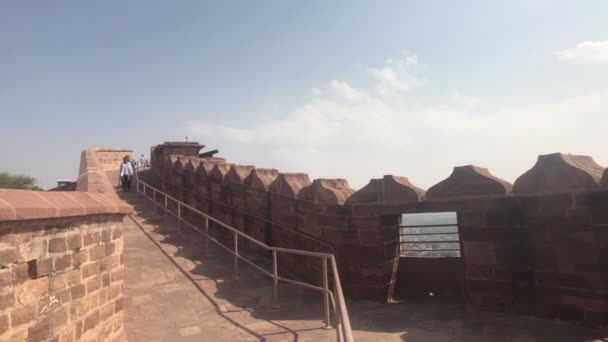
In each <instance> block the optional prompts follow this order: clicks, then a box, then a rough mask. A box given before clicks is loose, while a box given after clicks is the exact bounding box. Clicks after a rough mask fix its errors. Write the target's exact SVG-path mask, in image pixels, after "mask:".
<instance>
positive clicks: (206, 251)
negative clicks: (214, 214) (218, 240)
mask: <svg viewBox="0 0 608 342" xmlns="http://www.w3.org/2000/svg"><path fill="white" fill-rule="evenodd" d="M208 255H209V218H208V217H207V216H205V256H208Z"/></svg>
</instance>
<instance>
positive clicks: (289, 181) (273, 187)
mask: <svg viewBox="0 0 608 342" xmlns="http://www.w3.org/2000/svg"><path fill="white" fill-rule="evenodd" d="M310 184H311V183H310V179H309V178H308V175H307V174H305V173H288V172H285V173H279V175H278V176H277V178H276V179H275V180H274V182H272V183H271V184H270V186H269V187H268V191H270V192H273V193H276V194H280V195H284V196H290V197H295V196H297V195H298V194H299V193H300V190H302V188H304V187H306V186H309V185H310Z"/></svg>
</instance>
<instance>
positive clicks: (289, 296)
mask: <svg viewBox="0 0 608 342" xmlns="http://www.w3.org/2000/svg"><path fill="white" fill-rule="evenodd" d="M121 197H122V198H123V200H125V201H127V202H128V203H129V204H131V205H133V207H134V208H135V210H136V211H138V212H139V214H138V216H139V217H140V218H142V219H143V223H145V224H149V225H151V226H152V227H154V228H153V229H152V231H151V232H148V231H146V230H145V229H143V227H141V225H139V222H137V221H135V220H134V221H135V223H136V224H137V225H138V226H139V227H140V229H141V230H142V232H143V233H144V234H145V235H146V236H147V237H148V238H149V239H150V240H151V241H152V242H153V243H154V244H155V245H156V246H157V248H158V249H159V250H160V251H161V252H162V253H163V254H164V255H165V256H166V257H167V259H169V260H170V261H171V262H172V263H173V264H174V265H175V266H176V267H177V268H178V269H179V270H180V272H181V273H182V274H183V275H184V276H186V277H187V278H188V279H189V281H190V282H191V283H192V284H193V285H194V286H195V287H196V288H197V290H198V291H199V292H200V293H201V295H202V296H203V297H204V298H205V299H206V300H207V301H208V302H210V303H212V304H213V305H214V306H215V309H216V313H217V314H218V315H220V316H222V317H223V318H225V319H226V320H227V321H229V322H230V323H232V324H233V325H235V326H237V327H239V328H241V329H243V330H244V331H246V332H247V333H249V334H250V335H252V336H255V337H256V338H259V339H260V340H262V341H263V340H265V337H264V335H262V334H261V333H259V332H256V331H254V330H252V329H250V328H248V327H246V326H245V325H244V324H242V323H241V322H238V321H237V320H235V319H233V318H231V317H229V314H230V313H234V312H237V311H248V312H249V313H250V314H251V316H252V317H253V318H256V319H260V320H264V321H266V322H268V323H269V324H272V325H274V326H276V327H277V330H280V331H281V332H279V333H283V334H290V335H292V336H293V341H298V340H299V334H298V332H300V331H306V330H310V328H307V329H291V328H289V327H286V326H285V325H283V324H281V323H279V322H277V321H290V320H293V321H318V324H316V327H315V328H316V329H320V328H321V327H322V326H323V322H322V319H321V317H322V310H323V309H322V307H323V303H322V299H321V298H320V296H319V293H318V292H316V291H312V290H308V289H300V288H294V286H293V285H289V284H281V285H280V286H279V292H280V304H281V307H280V308H279V309H273V308H272V303H271V300H270V298H271V297H272V279H269V278H268V277H266V276H265V275H263V274H261V273H260V272H259V271H257V270H255V269H253V268H252V267H250V266H248V265H246V264H245V263H242V265H241V266H239V268H240V273H239V277H240V279H234V273H233V271H232V268H231V263H230V259H229V258H231V255H230V254H229V253H228V252H226V251H224V250H222V249H221V248H219V247H214V246H213V245H212V244H210V245H209V247H210V250H209V255H208V256H205V253H204V251H203V248H202V246H203V239H202V238H201V236H200V235H199V234H198V233H197V232H195V231H193V230H191V229H190V228H188V227H187V226H185V225H182V226H181V227H180V226H179V225H178V223H177V221H176V220H174V219H172V218H171V216H168V218H167V219H165V217H164V214H163V213H159V212H157V211H156V209H155V208H154V205H153V204H151V203H146V201H148V200H147V199H144V198H142V197H139V196H137V195H135V194H128V195H126V196H125V195H122V196H121ZM211 232H213V230H210V233H211ZM150 233H152V234H158V235H159V236H160V238H155V237H153V236H151V234H150ZM212 236H213V235H212ZM167 246H173V247H174V248H176V251H175V252H174V253H170V254H169V253H167V251H166V250H165V249H166V247H167ZM180 258H184V259H186V260H189V261H191V262H192V263H193V264H194V267H193V268H190V269H186V268H185V267H184V265H180V263H179V261H177V260H178V259H180ZM258 259H259V260H262V258H260V257H258ZM197 276H200V278H199V277H197ZM209 281H212V282H214V283H215V287H216V292H214V293H208V290H206V289H204V288H203V286H201V284H200V282H209ZM215 298H218V299H220V300H225V301H226V302H227V303H228V305H224V304H220V303H218V302H217V301H216V299H215ZM307 325H308V326H310V325H311V324H307ZM313 326H314V325H313Z"/></svg>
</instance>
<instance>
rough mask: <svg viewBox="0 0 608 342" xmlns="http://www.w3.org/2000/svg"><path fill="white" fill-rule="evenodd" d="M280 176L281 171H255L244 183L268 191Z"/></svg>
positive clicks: (252, 171)
mask: <svg viewBox="0 0 608 342" xmlns="http://www.w3.org/2000/svg"><path fill="white" fill-rule="evenodd" d="M278 176H279V171H278V170H277V169H253V170H251V173H250V174H249V176H247V177H246V178H245V180H244V183H245V184H246V185H249V186H250V187H252V188H254V189H260V190H268V188H269V187H270V184H272V182H274V181H275V179H277V177H278Z"/></svg>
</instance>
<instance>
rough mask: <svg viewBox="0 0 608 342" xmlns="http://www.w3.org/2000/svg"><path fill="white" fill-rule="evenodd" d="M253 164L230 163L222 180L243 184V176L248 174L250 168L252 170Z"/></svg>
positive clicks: (245, 176)
mask: <svg viewBox="0 0 608 342" xmlns="http://www.w3.org/2000/svg"><path fill="white" fill-rule="evenodd" d="M254 168H255V166H253V165H232V167H231V168H230V170H228V173H226V176H225V178H224V180H225V181H226V182H232V183H238V184H243V182H244V181H245V178H247V177H248V176H249V174H250V173H251V170H253V169H254Z"/></svg>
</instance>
